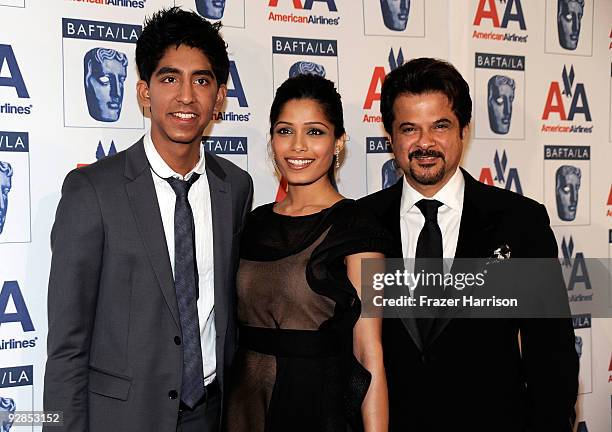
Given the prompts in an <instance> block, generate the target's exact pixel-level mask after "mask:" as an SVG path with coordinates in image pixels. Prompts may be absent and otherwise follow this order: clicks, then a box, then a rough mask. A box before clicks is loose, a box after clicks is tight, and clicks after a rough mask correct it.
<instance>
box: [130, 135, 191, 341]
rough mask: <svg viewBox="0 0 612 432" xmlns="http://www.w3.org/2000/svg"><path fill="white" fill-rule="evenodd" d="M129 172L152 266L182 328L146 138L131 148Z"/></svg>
mask: <svg viewBox="0 0 612 432" xmlns="http://www.w3.org/2000/svg"><path fill="white" fill-rule="evenodd" d="M125 176H126V177H127V178H128V179H130V180H131V181H130V182H128V183H126V185H125V189H126V191H127V195H128V199H129V201H130V206H131V207H132V212H133V213H134V219H135V220H136V224H137V226H138V230H139V231H140V236H141V237H142V241H143V243H144V246H145V250H146V252H147V255H148V257H149V260H150V262H151V267H152V268H153V272H154V273H155V276H156V278H157V282H158V283H159V287H160V288H161V291H162V294H163V296H164V299H165V300H166V304H167V305H168V309H170V312H171V313H172V318H174V323H175V324H176V326H177V328H179V329H180V328H181V327H180V320H179V314H178V306H177V304H176V292H175V290H174V278H173V276H172V267H171V265H170V257H169V256H168V246H167V244H166V235H165V233H164V226H163V223H162V219H161V213H160V211H159V203H158V201H157V195H156V193H155V185H154V184H153V177H152V175H151V171H150V169H149V163H148V161H147V157H146V155H145V152H144V144H143V141H142V139H141V140H140V141H139V142H138V143H136V144H135V145H134V146H132V147H131V148H130V149H128V151H127V153H126V164H125Z"/></svg>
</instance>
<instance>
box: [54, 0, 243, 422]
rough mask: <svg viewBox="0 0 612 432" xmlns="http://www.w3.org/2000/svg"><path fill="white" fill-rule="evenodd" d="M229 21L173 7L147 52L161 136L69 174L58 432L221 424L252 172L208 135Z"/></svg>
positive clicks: (143, 74)
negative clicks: (223, 27)
mask: <svg viewBox="0 0 612 432" xmlns="http://www.w3.org/2000/svg"><path fill="white" fill-rule="evenodd" d="M219 28H220V26H219V25H216V24H214V25H211V24H210V23H208V22H207V21H206V20H204V19H203V18H201V17H200V16H198V15H197V14H195V13H193V12H186V11H182V10H180V9H178V8H172V9H168V10H162V11H160V12H158V13H156V14H154V15H153V16H152V17H151V19H149V20H148V21H147V22H146V23H145V27H144V29H143V32H142V35H141V37H140V38H139V40H138V44H137V47H136V63H137V65H138V70H139V74H140V78H141V80H140V81H139V82H138V86H137V91H138V98H139V100H140V102H141V104H142V105H143V106H144V107H145V109H150V112H151V130H150V131H149V132H147V133H146V134H145V136H144V137H143V138H142V139H141V140H140V141H138V142H137V143H136V144H134V145H133V146H131V147H130V148H129V149H127V150H126V151H123V152H120V153H118V154H117V155H115V156H111V157H108V158H105V159H103V160H101V161H99V162H98V163H95V164H93V165H90V166H88V167H85V168H81V169H77V170H74V171H72V172H71V173H70V174H68V176H67V177H66V180H65V182H64V185H63V188H62V198H61V201H60V203H59V207H58V209H57V214H56V218H55V224H54V226H53V231H52V234H51V243H52V249H53V259H52V263H51V275H50V279H49V300H48V312H49V337H48V344H47V345H48V360H47V368H46V372H45V390H44V408H45V410H57V411H63V413H64V426H63V428H62V429H58V428H53V430H54V431H59V430H64V431H75V432H76V431H78V432H83V431H89V432H95V431H102V430H108V429H109V428H111V429H112V430H114V431H118V432H119V431H160V432H170V431H196V430H197V431H200V432H211V431H215V430H217V429H218V428H219V422H220V416H221V402H222V398H223V388H224V385H225V380H224V372H225V371H226V370H227V368H228V365H229V364H230V362H231V358H232V355H233V353H234V347H235V333H236V327H235V323H234V312H233V310H234V278H235V270H236V266H237V258H238V246H239V241H240V234H241V230H242V226H243V223H244V219H245V216H246V214H247V213H248V211H249V210H250V207H251V201H252V193H253V186H252V180H251V178H250V176H249V175H248V174H247V173H246V172H244V171H243V170H241V169H240V168H238V167H236V166H235V165H233V164H232V163H230V162H228V161H226V160H224V159H222V158H219V157H217V156H215V155H213V154H210V153H206V152H205V151H204V148H203V146H202V142H201V138H202V133H203V131H204V129H205V128H206V126H207V125H208V123H209V122H210V120H211V118H212V115H213V113H214V112H216V111H217V110H218V109H219V108H220V107H221V105H222V103H223V100H224V98H225V95H226V92H227V87H226V82H227V78H228V71H229V60H228V57H227V51H226V44H225V42H224V41H223V40H222V39H221V37H220V35H219Z"/></svg>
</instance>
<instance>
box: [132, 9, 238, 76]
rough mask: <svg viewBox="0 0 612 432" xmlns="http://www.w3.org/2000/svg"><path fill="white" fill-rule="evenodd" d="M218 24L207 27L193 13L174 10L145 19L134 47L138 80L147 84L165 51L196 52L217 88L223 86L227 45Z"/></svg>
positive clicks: (226, 65)
mask: <svg viewBox="0 0 612 432" xmlns="http://www.w3.org/2000/svg"><path fill="white" fill-rule="evenodd" d="M220 29H221V23H220V22H216V23H214V24H211V23H210V22H208V21H206V20H205V19H204V18H202V17H201V16H200V15H198V14H197V13H195V12H188V11H184V10H182V9H180V8H178V7H172V8H169V9H162V10H160V11H158V12H155V13H154V14H153V15H152V16H151V17H150V18H147V19H145V23H144V28H143V30H142V34H141V35H140V37H139V38H138V42H137V43H136V65H137V67H138V74H139V75H140V79H142V80H144V81H146V82H147V84H149V83H150V82H151V76H152V75H153V72H154V71H155V69H156V68H157V66H158V65H159V61H160V60H161V58H162V57H163V56H164V54H165V52H166V50H167V49H168V48H169V47H171V46H172V47H176V48H178V47H179V46H180V45H186V46H189V47H191V48H197V49H199V50H200V51H202V53H203V54H204V55H206V57H208V61H210V65H211V67H212V70H213V73H214V74H215V78H216V80H217V84H218V85H221V84H226V83H227V77H228V75H229V64H230V63H229V58H228V56H227V44H226V43H225V41H224V40H223V39H222V38H221V35H220V34H219V30H220Z"/></svg>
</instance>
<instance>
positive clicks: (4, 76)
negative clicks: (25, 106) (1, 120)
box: [0, 44, 30, 99]
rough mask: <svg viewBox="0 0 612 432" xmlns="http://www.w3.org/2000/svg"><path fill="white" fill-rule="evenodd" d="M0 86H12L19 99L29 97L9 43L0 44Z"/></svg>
mask: <svg viewBox="0 0 612 432" xmlns="http://www.w3.org/2000/svg"><path fill="white" fill-rule="evenodd" d="M0 87H12V88H14V89H15V91H16V92H17V96H18V97H19V98H20V99H24V98H26V99H28V98H29V97H30V95H29V93H28V89H27V88H26V85H25V82H24V81H23V76H22V75H21V70H20V69H19V64H17V59H16V58H15V53H14V52H13V48H12V47H11V46H10V45H2V44H0Z"/></svg>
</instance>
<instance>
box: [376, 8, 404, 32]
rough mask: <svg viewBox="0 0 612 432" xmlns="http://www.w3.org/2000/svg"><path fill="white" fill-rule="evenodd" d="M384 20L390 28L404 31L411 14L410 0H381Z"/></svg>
mask: <svg viewBox="0 0 612 432" xmlns="http://www.w3.org/2000/svg"><path fill="white" fill-rule="evenodd" d="M380 9H381V11H382V16H383V22H384V23H385V27H387V28H388V29H389V30H394V31H404V30H406V25H407V24H408V15H409V14H410V0H380Z"/></svg>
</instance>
